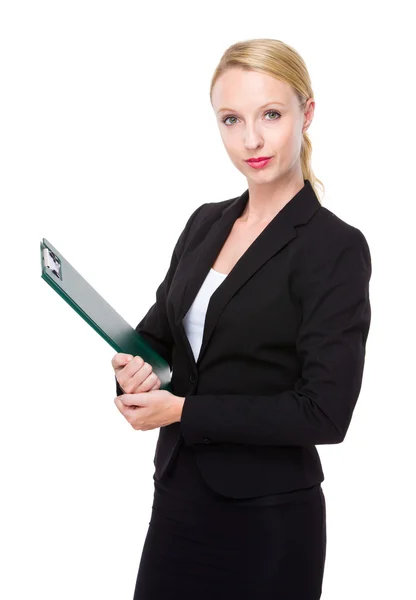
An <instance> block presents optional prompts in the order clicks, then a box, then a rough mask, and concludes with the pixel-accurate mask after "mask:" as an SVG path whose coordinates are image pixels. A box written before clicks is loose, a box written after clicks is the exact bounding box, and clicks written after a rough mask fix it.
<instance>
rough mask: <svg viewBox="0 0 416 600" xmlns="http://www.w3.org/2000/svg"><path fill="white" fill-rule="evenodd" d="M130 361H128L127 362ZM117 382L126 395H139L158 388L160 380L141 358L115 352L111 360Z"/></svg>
mask: <svg viewBox="0 0 416 600" xmlns="http://www.w3.org/2000/svg"><path fill="white" fill-rule="evenodd" d="M129 359H130V360H129ZM111 364H112V367H113V369H114V373H115V376H116V379H117V381H118V382H119V384H120V385H121V387H122V388H123V390H124V391H125V393H126V394H140V393H141V392H150V391H152V390H158V389H159V388H160V379H159V377H157V375H156V373H154V372H153V368H152V366H151V365H149V364H148V363H146V362H144V360H143V358H142V357H141V356H134V357H132V356H131V354H124V353H122V352H117V354H115V355H114V356H113V358H112V359H111Z"/></svg>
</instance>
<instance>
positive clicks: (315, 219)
mask: <svg viewBox="0 0 416 600" xmlns="http://www.w3.org/2000/svg"><path fill="white" fill-rule="evenodd" d="M248 198H249V192H248V190H246V191H245V192H243V194H242V195H241V196H239V197H237V198H233V199H231V200H224V201H221V202H208V203H205V204H203V205H202V206H200V207H199V208H197V209H196V210H195V211H194V212H193V214H192V215H191V216H190V218H189V220H188V222H187V224H186V226H185V228H184V230H183V231H182V233H181V235H180V236H179V239H178V241H177V244H176V246H175V249H174V251H173V254H172V259H171V263H170V267H169V270H168V272H167V274H166V277H165V279H164V280H163V282H162V283H161V284H160V286H159V287H158V289H157V291H156V302H155V304H154V305H153V306H152V307H151V308H150V310H149V311H148V313H147V314H146V316H145V317H144V318H143V319H142V320H141V321H140V323H139V324H138V325H137V327H136V330H137V331H138V332H139V333H140V334H141V335H142V336H143V337H145V338H146V339H147V340H148V341H149V343H150V344H151V345H152V346H153V347H154V348H155V350H156V351H157V352H159V353H160V354H161V355H162V356H163V357H164V358H165V359H166V360H167V361H168V363H169V364H170V366H171V370H172V391H173V393H174V394H176V395H178V396H184V397H185V403H184V407H183V412H182V420H181V421H180V422H177V423H172V424H171V425H168V426H165V427H161V428H160V431H159V438H158V441H157V446H156V452H155V457H154V465H155V473H154V479H160V478H161V477H162V475H163V473H164V472H165V470H166V469H167V468H168V466H169V465H170V464H171V461H173V460H174V458H175V453H176V452H177V450H178V449H179V444H180V443H181V441H182V442H184V443H185V444H187V445H189V444H190V445H193V446H194V448H195V452H196V460H197V464H198V467H199V469H200V471H201V474H202V476H203V478H204V479H205V481H206V482H207V484H208V485H209V486H211V487H212V488H213V489H214V490H215V491H217V492H219V493H221V494H223V495H226V496H230V497H233V498H242V497H254V496H260V495H266V494H275V493H279V492H287V491H291V490H295V489H299V488H305V487H309V486H312V485H315V484H317V483H320V482H322V481H323V480H324V475H323V471H322V467H321V461H320V457H319V454H318V452H317V450H316V447H315V445H316V444H338V443H340V442H342V441H343V440H344V438H345V434H346V432H347V429H348V427H349V424H350V421H351V417H352V413H353V410H354V407H355V404H356V402H357V399H358V396H359V392H360V388H361V382H362V376H363V369H364V357H365V345H366V340H367V335H368V332H369V327H370V315H371V309H370V299H369V281H370V276H371V257H370V251H369V247H368V244H367V241H366V239H365V237H364V235H363V234H362V233H361V231H360V230H359V229H357V228H356V227H353V226H352V225H349V224H347V223H346V222H345V221H343V220H341V219H340V218H339V217H337V216H336V215H335V214H334V213H332V212H331V211H330V210H328V209H327V208H325V207H323V206H322V205H321V204H320V202H319V199H318V198H317V196H316V194H315V192H314V190H313V188H312V185H311V183H310V181H309V180H308V179H305V180H304V187H303V188H302V189H301V190H300V191H299V192H298V193H297V194H296V195H295V196H294V197H293V198H292V199H291V200H290V201H289V202H288V203H287V204H286V205H285V206H284V207H283V208H282V209H281V210H280V211H279V212H278V213H277V215H276V216H275V217H274V218H273V219H272V221H270V223H269V224H268V225H267V226H266V228H265V229H264V230H263V231H262V232H261V233H260V235H259V236H258V237H257V238H256V239H255V240H254V242H253V243H252V244H251V245H250V247H249V248H248V249H247V251H246V252H245V253H244V254H243V255H242V256H241V258H240V259H239V260H238V262H237V263H236V265H235V266H234V268H233V269H232V270H231V272H230V273H229V274H228V276H227V277H226V278H225V279H224V280H223V282H222V283H221V284H220V285H219V287H218V288H217V289H216V290H215V292H214V294H213V295H212V296H211V299H210V302H209V305H208V310H207V314H206V319H205V328H204V335H203V340H202V347H201V351H200V354H199V357H198V360H197V361H196V363H195V360H194V356H193V353H192V349H191V347H190V344H189V342H188V339H187V336H186V333H185V330H184V327H183V324H182V319H183V317H184V316H185V314H186V312H187V311H188V309H189V307H190V306H191V304H192V302H193V300H194V298H195V296H196V294H197V292H198V290H199V288H200V287H201V285H202V283H203V281H204V279H205V277H206V276H207V274H208V272H209V270H210V268H211V267H212V265H213V263H214V261H215V259H216V257H217V255H218V254H219V251H220V250H221V248H222V246H223V244H224V242H225V240H226V239H227V237H228V235H229V233H230V231H231V228H232V226H233V223H234V222H235V220H236V219H237V217H239V216H240V215H241V214H242V212H243V210H244V207H245V205H246V203H247V201H248ZM122 393H123V392H122V389H121V388H120V386H119V385H118V383H117V394H118V395H119V394H122Z"/></svg>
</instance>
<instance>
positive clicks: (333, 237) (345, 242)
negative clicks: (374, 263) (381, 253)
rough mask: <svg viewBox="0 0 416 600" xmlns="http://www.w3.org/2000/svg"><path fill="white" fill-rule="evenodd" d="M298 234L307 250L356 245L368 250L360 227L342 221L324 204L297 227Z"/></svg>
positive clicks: (324, 249)
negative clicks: (302, 224) (304, 223)
mask: <svg viewBox="0 0 416 600" xmlns="http://www.w3.org/2000/svg"><path fill="white" fill-rule="evenodd" d="M298 236H299V240H300V241H301V242H302V245H304V246H305V247H308V248H309V250H311V249H312V248H316V249H317V250H319V249H321V250H322V251H328V250H330V249H333V250H336V249H339V250H342V249H343V248H346V247H350V246H358V247H361V248H364V249H366V251H367V252H369V248H368V243H367V239H366V237H365V235H364V233H363V232H362V231H361V229H359V228H358V227H356V226H355V225H352V224H351V223H348V222H347V221H344V220H343V219H341V218H340V217H339V216H338V215H336V214H335V213H334V212H332V211H331V210H329V209H328V208H326V207H325V206H320V208H319V209H318V210H317V211H316V212H315V214H314V215H313V217H312V218H311V219H310V221H309V222H308V223H307V224H306V225H304V226H302V227H299V228H298ZM311 247H312V248H311Z"/></svg>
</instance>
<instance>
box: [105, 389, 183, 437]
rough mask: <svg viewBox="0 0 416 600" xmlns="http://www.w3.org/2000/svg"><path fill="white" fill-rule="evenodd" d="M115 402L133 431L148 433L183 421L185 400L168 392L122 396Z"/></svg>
mask: <svg viewBox="0 0 416 600" xmlns="http://www.w3.org/2000/svg"><path fill="white" fill-rule="evenodd" d="M114 402H115V404H116V406H117V408H118V409H119V411H120V412H121V414H122V415H123V416H124V417H125V419H127V421H128V422H129V423H130V425H131V426H132V427H133V429H138V430H140V431H148V430H149V429H156V428H157V427H164V426H165V425H170V424H171V423H176V422H178V421H180V420H181V415H182V408H183V404H184V402H185V398H183V397H181V396H175V395H174V394H172V393H171V392H168V391H167V390H152V391H150V392H141V393H139V394H122V395H121V396H117V397H116V398H114Z"/></svg>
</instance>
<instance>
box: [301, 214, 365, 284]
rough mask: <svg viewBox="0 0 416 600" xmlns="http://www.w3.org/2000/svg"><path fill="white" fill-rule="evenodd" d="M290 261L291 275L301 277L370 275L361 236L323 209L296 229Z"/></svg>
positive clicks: (363, 239) (351, 227) (357, 229)
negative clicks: (352, 273)
mask: <svg viewBox="0 0 416 600" xmlns="http://www.w3.org/2000/svg"><path fill="white" fill-rule="evenodd" d="M291 259H292V260H291V263H290V264H291V266H292V269H293V271H294V274H295V275H296V274H298V275H299V276H301V277H306V276H308V277H309V276H311V277H314V276H315V275H317V277H318V276H319V274H322V276H325V274H326V275H328V276H331V277H332V276H334V275H335V272H337V271H338V272H341V271H343V270H344V272H345V270H348V271H351V270H357V271H360V270H361V271H362V272H365V273H370V274H371V271H372V264H371V254H370V249H369V246H368V243H367V239H366V237H365V235H364V233H363V232H362V231H361V230H360V229H359V228H358V227H356V226H354V225H352V224H351V223H347V222H346V221H344V220H343V219H341V218H340V217H339V216H338V215H336V214H335V213H333V212H332V211H331V210H329V209H328V208H326V207H324V206H320V207H319V209H318V210H317V211H316V212H315V213H314V215H313V216H312V218H311V219H310V220H309V221H308V222H307V223H305V224H304V225H301V226H300V227H297V239H296V243H295V244H294V245H293V249H292V252H291ZM314 274H315V275H314ZM318 279H319V277H318Z"/></svg>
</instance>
